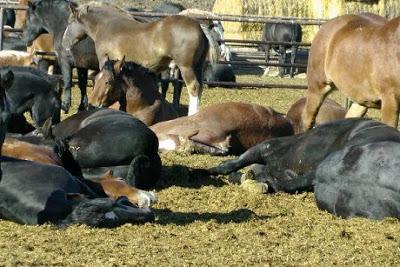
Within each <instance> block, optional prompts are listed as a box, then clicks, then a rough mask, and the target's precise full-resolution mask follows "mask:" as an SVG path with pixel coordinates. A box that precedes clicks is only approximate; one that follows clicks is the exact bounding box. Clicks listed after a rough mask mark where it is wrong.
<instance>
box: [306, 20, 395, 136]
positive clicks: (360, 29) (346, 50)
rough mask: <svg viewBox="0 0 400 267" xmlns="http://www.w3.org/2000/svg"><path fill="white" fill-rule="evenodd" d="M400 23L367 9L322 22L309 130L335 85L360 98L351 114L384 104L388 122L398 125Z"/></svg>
mask: <svg viewBox="0 0 400 267" xmlns="http://www.w3.org/2000/svg"><path fill="white" fill-rule="evenodd" d="M399 23H400V18H395V19H392V20H390V21H388V20H386V19H385V18H383V17H380V16H378V15H374V14H370V13H365V14H360V15H344V16H340V17H337V18H335V19H332V20H330V21H328V22H327V23H325V24H324V25H322V27H321V29H320V30H319V32H318V33H317V35H316V36H315V38H314V40H313V42H312V45H311V49H310V57H309V60H308V66H307V80H308V90H307V102H306V106H305V109H304V112H303V123H304V125H303V128H305V129H310V128H312V127H313V125H314V123H315V118H316V115H317V113H318V110H319V107H320V106H321V104H322V102H323V100H324V99H325V97H326V96H327V95H328V94H329V93H330V92H331V91H332V90H333V89H338V90H340V91H341V92H342V93H343V94H345V95H346V96H347V97H349V98H350V99H351V100H352V101H353V102H355V106H356V108H354V107H352V108H351V110H352V113H351V114H349V113H348V114H346V117H360V116H363V115H364V114H365V112H366V110H367V108H381V112H382V121H383V122H385V123H386V124H388V125H390V126H394V127H397V124H398V116H399V99H400V78H399V77H400V76H399V73H398V65H399V63H400V62H399V59H398V57H397V55H398V54H399V53H400V48H399V38H400V25H399Z"/></svg>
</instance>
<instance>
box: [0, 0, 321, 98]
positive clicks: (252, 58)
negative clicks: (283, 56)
mask: <svg viewBox="0 0 400 267" xmlns="http://www.w3.org/2000/svg"><path fill="white" fill-rule="evenodd" d="M6 9H14V10H27V6H20V5H18V1H4V0H3V1H0V25H1V33H0V50H3V40H4V34H3V33H4V32H6V31H8V32H22V29H14V28H4V22H5V10H6ZM130 13H131V14H132V15H134V16H140V17H166V16H170V15H175V14H167V13H155V12H149V11H143V12H137V11H135V12H134V11H131V12H130ZM190 17H192V18H194V19H197V20H200V21H202V20H203V21H229V22H248V23H266V22H271V23H283V24H293V23H298V24H300V25H302V26H321V25H322V24H323V23H324V22H326V21H327V20H325V19H312V18H296V17H267V16H255V15H230V14H215V15H214V16H212V17H211V16H206V15H190ZM218 42H223V43H225V44H226V45H227V46H228V47H230V48H231V50H232V51H233V60H230V61H218V62H217V63H219V64H230V65H231V66H235V67H239V68H259V67H261V66H272V67H293V68H306V67H307V65H306V64H297V63H295V64H290V63H284V64H279V63H277V62H274V61H269V62H268V63H267V62H266V61H265V59H264V60H263V55H262V53H260V51H252V50H251V48H257V47H260V46H261V45H266V44H269V45H290V46H291V45H296V46H299V47H300V48H308V47H309V46H310V45H311V44H310V43H296V42H264V41H260V40H239V39H224V40H218ZM249 48H250V49H249ZM253 50H254V49H253ZM35 54H36V55H54V53H48V52H44V51H35ZM170 81H174V80H173V79H171V80H170ZM181 82H183V81H181ZM204 83H205V84H208V85H212V86H227V87H233V88H282V89H303V90H304V89H307V86H305V85H304V84H295V83H290V84H289V83H267V82H265V83H263V82H262V83H243V82H236V83H232V82H207V81H204Z"/></svg>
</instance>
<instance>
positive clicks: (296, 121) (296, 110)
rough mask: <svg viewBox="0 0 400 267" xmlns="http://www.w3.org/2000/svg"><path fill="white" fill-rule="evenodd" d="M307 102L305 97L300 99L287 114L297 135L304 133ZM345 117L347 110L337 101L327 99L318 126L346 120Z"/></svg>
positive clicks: (320, 111) (320, 113)
mask: <svg viewBox="0 0 400 267" xmlns="http://www.w3.org/2000/svg"><path fill="white" fill-rule="evenodd" d="M306 100H307V99H306V98H305V97H302V98H300V99H298V100H297V101H296V102H294V103H293V104H292V106H291V107H290V108H289V110H288V112H287V113H286V118H287V119H289V120H290V122H291V123H292V125H293V129H294V133H295V134H298V133H301V132H303V120H302V113H303V110H304V106H305V104H306ZM345 116H346V109H345V108H343V107H342V106H340V105H339V104H338V103H336V102H335V101H333V100H331V99H329V98H327V99H325V101H324V102H323V103H322V105H321V107H320V110H319V113H318V115H317V118H316V119H315V122H316V124H317V125H319V124H323V123H326V122H329V121H334V120H340V119H344V118H345Z"/></svg>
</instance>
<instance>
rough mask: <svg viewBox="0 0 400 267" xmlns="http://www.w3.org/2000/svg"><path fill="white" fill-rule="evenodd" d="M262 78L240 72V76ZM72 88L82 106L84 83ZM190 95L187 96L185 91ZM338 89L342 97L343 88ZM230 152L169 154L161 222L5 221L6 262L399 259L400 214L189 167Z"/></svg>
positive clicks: (269, 100)
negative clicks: (350, 207)
mask: <svg viewBox="0 0 400 267" xmlns="http://www.w3.org/2000/svg"><path fill="white" fill-rule="evenodd" d="M254 79H255V78H254V76H240V77H239V80H241V81H250V80H251V81H254ZM270 80H272V81H273V82H280V79H270ZM285 82H287V80H285ZM293 82H299V80H297V81H293ZM300 82H304V81H300ZM304 93H305V91H301V90H297V91H296V90H288V89H274V90H269V89H264V90H260V89H245V90H244V89H243V90H237V89H222V88H215V89H206V90H205V92H204V94H203V106H207V105H210V104H213V103H219V102H224V101H246V102H253V103H259V104H263V105H269V106H272V107H273V108H275V109H276V110H278V111H280V112H286V111H287V109H288V107H289V105H290V103H292V102H294V100H295V99H297V98H298V97H300V96H303V95H304ZM74 95H75V99H74V100H75V108H76V106H77V102H78V100H79V98H78V97H77V96H78V93H77V90H76V89H75V91H74ZM169 97H171V94H170V95H169ZM183 97H184V99H183V102H184V103H187V94H186V93H184V94H183ZM335 99H336V100H339V101H343V99H342V98H341V97H340V96H339V95H335ZM373 116H376V113H374V114H373ZM228 158H229V157H211V156H204V155H185V154H178V153H169V154H163V155H162V160H163V165H164V168H163V179H162V181H161V182H160V184H159V185H158V187H157V188H156V192H157V195H158V197H159V202H158V203H157V204H156V205H155V207H154V208H155V212H156V214H157V219H156V222H154V223H148V224H145V225H124V226H122V227H119V228H117V229H111V230H110V229H93V228H89V227H86V226H74V227H69V228H67V229H63V230H60V229H56V228H55V227H53V226H51V225H47V226H36V227H35V226H22V225H18V224H15V223H12V222H7V221H0V265H1V266H3V265H4V266H9V265H24V266H25V265H40V266H42V265H74V266H76V265H78V266H82V265H85V266H86V265H89V266H120V265H129V266H132V265H140V266H142V265H145V266H187V265H213V266H216V265H218V266H244V265H256V266H268V265H296V266H297V265H312V266H315V265H321V264H322V265H333V264H335V265H345V264H346V265H375V266H384V265H385V266H387V265H399V264H400V257H399V256H400V221H399V220H396V219H390V218H389V219H386V220H384V221H370V220H366V219H351V220H343V219H339V218H335V217H333V216H332V215H330V214H328V213H326V212H323V211H320V210H318V209H317V207H316V205H315V203H314V196H313V194H311V193H308V194H300V195H288V194H275V195H261V194H256V193H252V192H249V191H247V190H246V189H245V188H242V187H241V186H237V185H230V184H229V183H228V182H227V180H226V177H204V176H198V175H196V174H195V173H193V172H191V168H207V167H211V166H214V165H216V164H218V163H219V162H221V161H223V160H226V159H228Z"/></svg>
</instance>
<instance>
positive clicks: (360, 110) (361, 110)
mask: <svg viewBox="0 0 400 267" xmlns="http://www.w3.org/2000/svg"><path fill="white" fill-rule="evenodd" d="M367 110H368V108H366V107H364V106H361V105H359V104H357V103H356V102H353V103H352V104H351V106H350V108H349V110H348V111H347V112H346V116H345V118H361V117H364V115H365V113H367Z"/></svg>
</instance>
